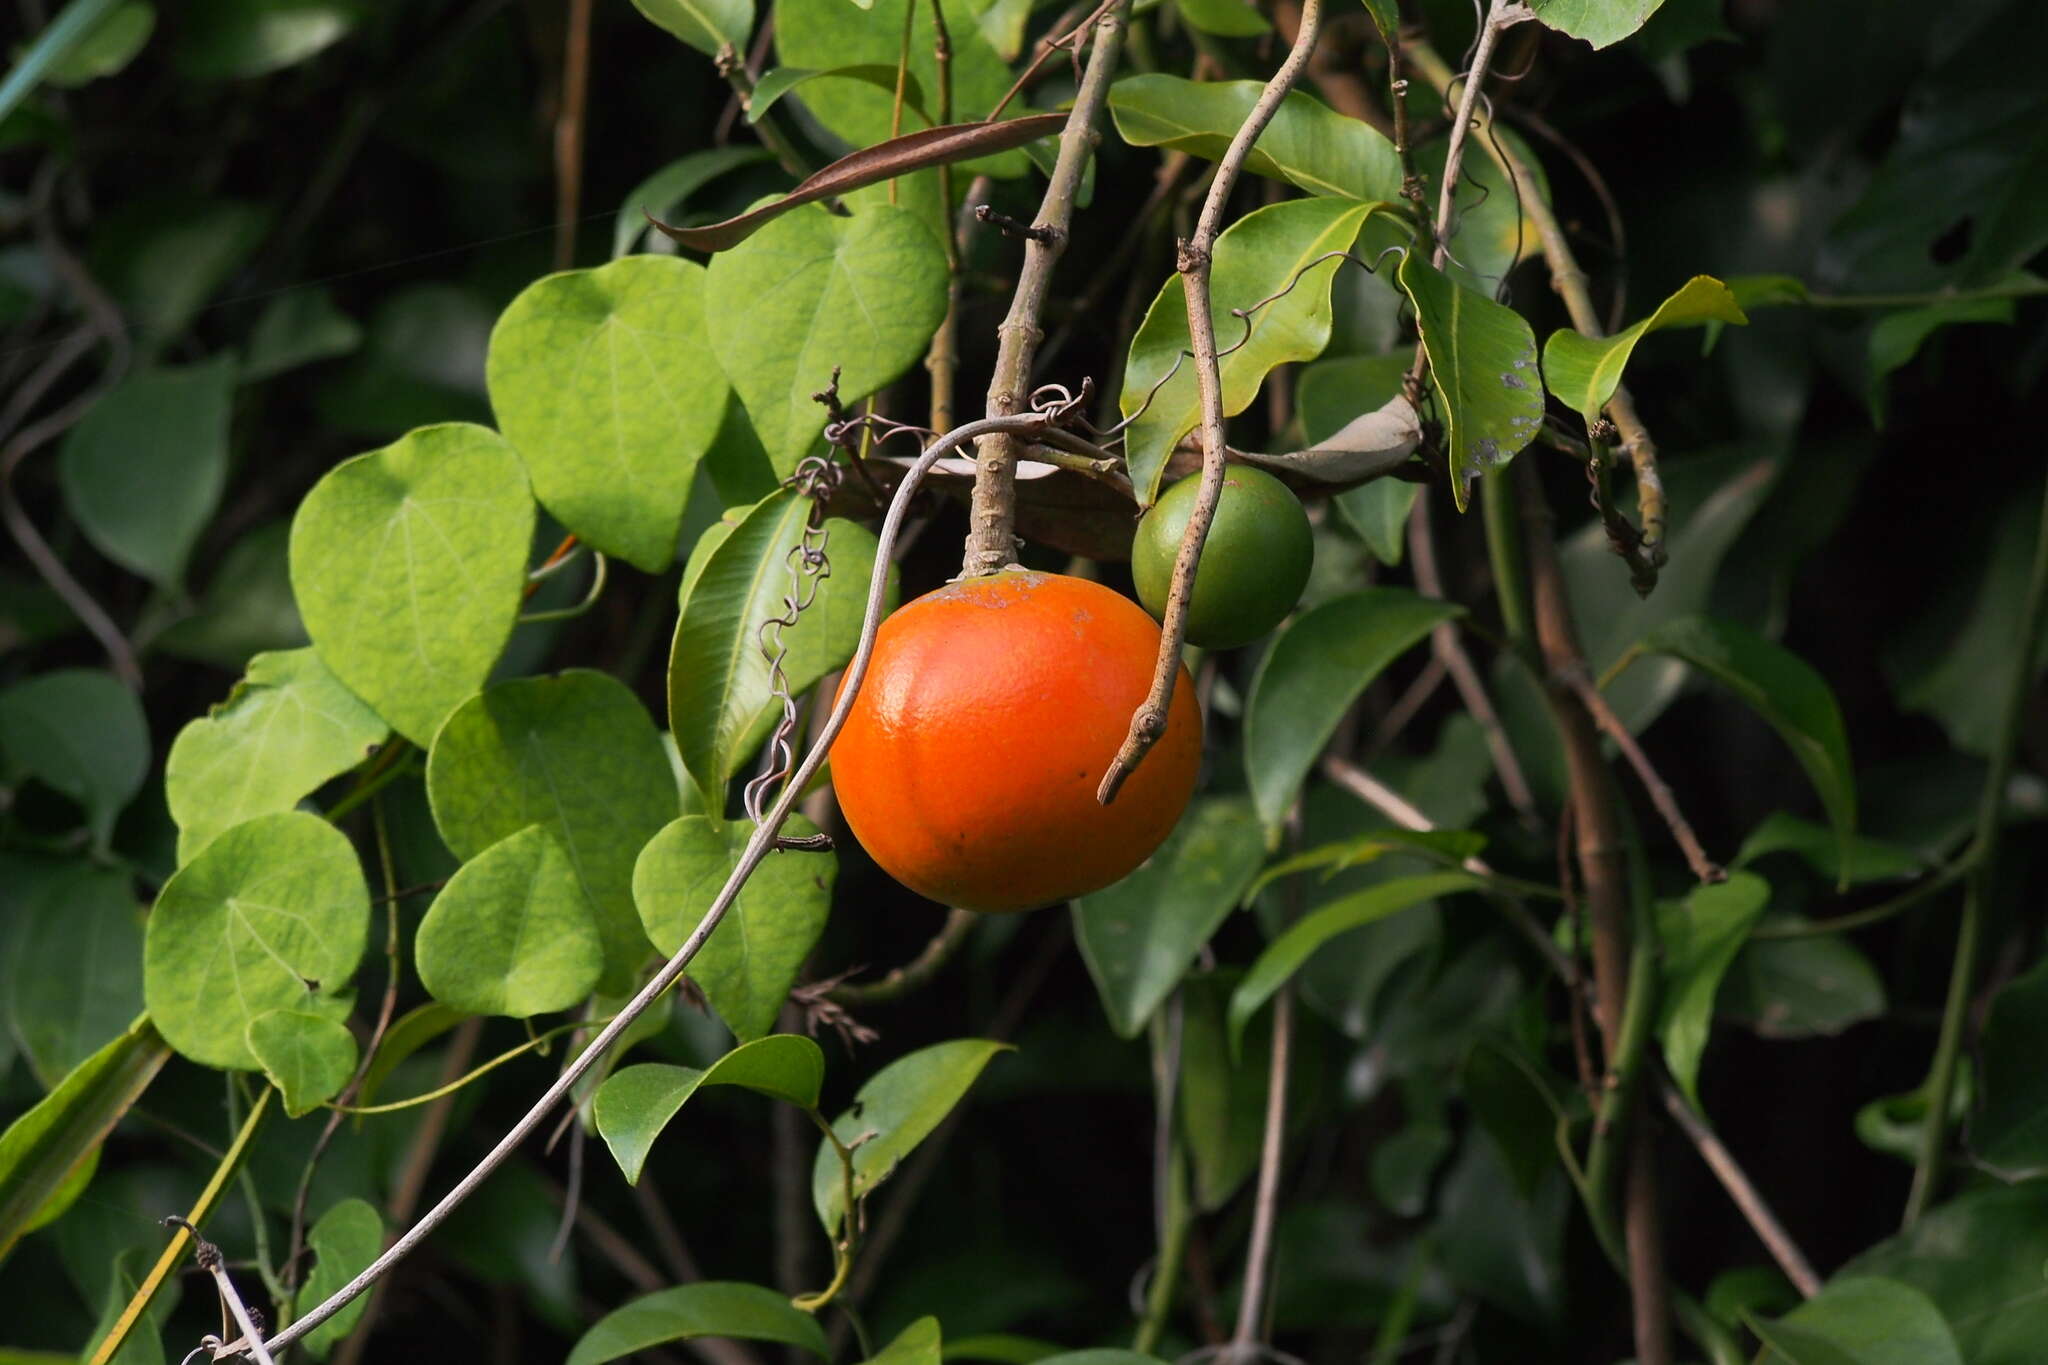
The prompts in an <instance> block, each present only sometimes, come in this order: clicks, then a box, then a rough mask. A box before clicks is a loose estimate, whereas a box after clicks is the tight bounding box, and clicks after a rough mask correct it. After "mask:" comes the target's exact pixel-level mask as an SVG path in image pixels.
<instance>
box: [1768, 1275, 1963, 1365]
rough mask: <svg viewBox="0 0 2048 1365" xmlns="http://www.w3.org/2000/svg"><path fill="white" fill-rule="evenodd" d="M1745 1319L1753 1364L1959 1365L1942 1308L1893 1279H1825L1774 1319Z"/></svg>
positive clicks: (1953, 1338)
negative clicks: (1759, 1345)
mask: <svg viewBox="0 0 2048 1365" xmlns="http://www.w3.org/2000/svg"><path fill="white" fill-rule="evenodd" d="M1748 1322H1749V1326H1750V1329H1751V1330H1752V1331H1754V1332H1755V1333H1756V1334H1757V1337H1758V1338H1759V1339H1760V1340H1761V1341H1762V1342H1763V1343H1764V1345H1765V1347H1766V1348H1767V1349H1766V1350H1765V1351H1764V1353H1763V1354H1762V1355H1761V1356H1759V1357H1758V1358H1757V1359H1758V1361H1759V1365H1963V1356H1962V1353H1961V1352H1960V1351H1959V1350H1958V1349H1957V1348H1956V1339H1955V1335H1954V1333H1952V1332H1951V1331H1950V1330H1949V1325H1948V1323H1947V1322H1946V1321H1945V1320H1943V1318H1942V1316H1941V1310H1940V1309H1939V1308H1937V1307H1935V1306H1934V1301H1933V1300H1932V1299H1930V1298H1928V1297H1927V1296H1926V1295H1925V1294H1923V1293H1921V1292H1920V1291H1919V1290H1917V1289H1915V1288H1913V1286H1911V1285H1909V1284H1902V1283H1900V1282H1899V1281H1897V1280H1886V1279H1879V1278H1877V1277H1875V1276H1858V1277H1853V1278H1849V1279H1836V1280H1832V1281H1830V1282H1829V1283H1828V1284H1827V1286H1826V1287H1824V1288H1823V1289H1822V1290H1821V1292H1820V1293H1819V1294H1816V1295H1815V1296H1814V1297H1813V1298H1811V1299H1808V1300H1807V1301H1806V1302H1805V1303H1802V1304H1800V1305H1799V1306H1798V1307H1797V1308H1795V1309H1793V1310H1792V1311H1791V1312H1789V1313H1787V1314H1786V1315H1785V1316H1784V1317H1782V1318H1779V1319H1778V1320H1777V1321H1776V1322H1771V1321H1768V1320H1766V1319H1763V1318H1756V1317H1751V1318H1749V1319H1748Z"/></svg>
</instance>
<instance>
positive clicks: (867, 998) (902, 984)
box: [825, 909, 981, 1005]
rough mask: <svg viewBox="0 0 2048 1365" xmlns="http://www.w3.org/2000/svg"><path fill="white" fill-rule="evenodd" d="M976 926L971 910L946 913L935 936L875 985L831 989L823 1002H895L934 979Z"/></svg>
mask: <svg viewBox="0 0 2048 1365" xmlns="http://www.w3.org/2000/svg"><path fill="white" fill-rule="evenodd" d="M980 922H981V916H979V915H977V914H975V913H974V912H973V911H972V910H957V909H956V910H949V911H947V912H946V922H945V924H943V925H941V926H940V928H939V932H938V933H936V934H934V935H932V938H931V941H930V942H928V943H926V944H925V945H924V948H923V950H922V951H920V952H919V953H918V955H917V956H916V957H914V958H912V959H911V960H910V961H909V962H906V963H904V964H903V965H902V966H901V967H897V968H895V969H893V970H892V971H890V972H889V974H888V975H886V976H884V977H883V978H882V979H881V980H879V981H870V982H864V983H854V984H851V985H840V986H834V987H833V988H832V989H831V990H829V991H827V992H825V998H826V999H827V1000H830V1001H831V1002H832V1003H833V1004H835V1005H881V1004H886V1003H887V1002H889V1001H891V1000H899V999H901V998H902V997H904V996H906V995H908V994H910V993H911V992H912V991H914V990H917V989H919V988H921V987H922V986H923V985H924V984H925V983H926V982H928V981H930V980H931V979H932V978H933V977H935V976H937V975H938V974H939V972H940V971H941V970H943V969H944V968H945V965H946V964H947V963H948V962H951V961H952V960H953V954H955V953H957V952H959V951H960V946H961V945H962V944H964V943H965V942H967V938H968V935H970V934H972V933H973V932H974V926H975V925H976V924H978V923H980Z"/></svg>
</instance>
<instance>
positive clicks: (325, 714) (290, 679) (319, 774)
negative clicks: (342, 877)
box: [164, 649, 391, 862]
mask: <svg viewBox="0 0 2048 1365" xmlns="http://www.w3.org/2000/svg"><path fill="white" fill-rule="evenodd" d="M390 733H391V731H390V727H389V726H387V725H386V724H385V723H384V721H383V719H382V718H381V717H379V716H378V715H377V713H376V712H374V711H372V710H371V709H370V708H369V707H368V706H366V705H364V704H363V702H362V700H361V699H360V698H358V697H357V696H356V694H355V693H353V692H351V691H349V690H348V689H347V688H346V687H344V686H342V684H341V680H340V679H339V678H337V677H335V676H334V674H333V672H332V671H331V670H329V669H328V667H327V665H326V663H325V662H324V661H323V660H322V659H321V657H320V654H319V652H318V651H317V650H311V649H294V650H290V651H287V652H284V653H277V654H259V655H257V656H256V657H255V658H253V659H251V660H250V661H249V671H248V673H247V674H246V675H245V676H244V677H243V678H242V680H241V681H240V682H238V683H236V684H235V687H234V690H233V691H231V692H229V693H228V698H227V700H226V701H224V702H222V703H220V704H219V705H218V706H215V707H214V708H213V709H212V710H210V711H209V712H208V713H207V714H206V715H205V716H202V717H201V718H199V719H198V720H194V721H190V722H188V723H187V724H186V726H185V728H184V729H182V730H180V731H179V732H178V738H177V740H176V742H174V743H173V744H172V745H171V753H170V757H169V758H168V759H167V760H165V763H164V797H165V799H166V800H167V801H168V802H169V804H170V809H171V818H172V819H174V820H176V821H177V822H178V854H179V859H180V861H181V862H182V861H190V860H191V857H192V855H193V854H195V853H197V852H198V851H199V850H200V849H202V848H204V847H206V845H207V843H208V841H209V840H211V839H212V838H213V837H214V836H215V835H217V834H219V833H220V832H221V831H222V830H224V829H228V828H230V827H231V826H234V825H238V824H240V823H241V822H242V821H244V820H249V819H253V818H255V817H256V816H258V815H268V814H270V813H271V812H273V811H281V810H290V809H292V807H294V806H296V805H297V804H298V803H299V801H300V800H302V799H303V798H304V797H306V796H307V795H309V794H310V793H311V792H312V791H313V790H314V789H315V788H317V787H319V786H320V784H321V783H323V782H326V781H327V780H328V779H330V778H333V777H338V776H340V775H341V774H342V773H345V772H347V771H348V770H349V769H350V768H353V767H355V766H356V765H357V764H359V763H361V762H363V761H364V760H365V759H366V758H368V757H369V756H370V755H372V754H374V753H375V752H376V751H377V746H378V745H380V744H382V743H383V742H384V740H385V739H386V738H387V737H388V736H389V735H390Z"/></svg>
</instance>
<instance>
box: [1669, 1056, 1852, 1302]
mask: <svg viewBox="0 0 2048 1365" xmlns="http://www.w3.org/2000/svg"><path fill="white" fill-rule="evenodd" d="M1662 1089H1663V1092H1664V1107H1665V1108H1666V1109H1668V1110H1669V1111H1670V1112H1671V1117H1672V1118H1674V1119H1676V1120H1678V1126H1679V1128H1680V1129H1682V1130H1683V1131H1684V1133H1685V1136H1686V1138H1687V1139H1688V1140H1689V1141H1690V1142H1691V1143H1692V1145H1693V1148H1694V1149H1695V1150H1696V1151H1698V1152H1699V1154H1700V1159H1701V1160H1702V1161H1704V1162H1706V1163H1707V1167H1708V1169H1709V1170H1711V1171H1713V1173H1714V1176H1715V1178H1716V1179H1718V1180H1719V1181H1720V1182H1721V1188H1722V1189H1724V1190H1726V1191H1728V1197H1729V1198H1730V1199H1732V1200H1734V1201H1735V1207H1736V1208H1738V1209H1740V1210H1741V1211H1742V1216H1743V1217H1744V1218H1746V1219H1748V1220H1749V1226H1750V1227H1751V1229H1753V1230H1754V1231H1755V1233H1756V1236H1757V1240H1758V1241H1760V1242H1762V1243H1763V1244H1764V1250H1766V1251H1768V1252H1770V1253H1771V1259H1772V1260H1774V1261H1776V1262H1777V1263H1778V1269H1780V1270H1782V1271H1784V1272H1785V1278H1786V1279H1788V1280H1790V1281H1791V1282H1792V1287H1793V1288H1794V1289H1797V1290H1798V1291H1799V1293H1800V1294H1801V1296H1803V1297H1805V1298H1809V1299H1810V1298H1812V1297H1813V1296H1814V1295H1815V1294H1818V1293H1819V1292H1820V1276H1818V1275H1816V1274H1814V1273H1813V1263H1812V1262H1810V1261H1808V1260H1807V1259H1806V1253H1804V1252H1802V1251H1801V1250H1800V1249H1799V1244H1798V1243H1796V1242H1794V1241H1793V1240H1792V1236H1791V1234H1790V1233H1788V1232H1786V1231H1785V1225H1784V1224H1782V1223H1780V1222H1779V1221H1778V1216H1777V1215H1776V1214H1774V1213H1772V1212H1771V1206H1770V1205H1769V1204H1768V1203H1766V1202H1765V1201H1764V1197H1763V1195H1761V1194H1760V1193H1758V1192H1757V1188H1756V1186H1755V1185H1754V1184H1752V1183H1751V1182H1750V1179H1749V1175H1748V1173H1747V1172H1745V1171H1744V1170H1743V1169H1742V1164H1741V1163H1740V1162H1738V1161H1737V1160H1736V1159H1735V1154H1734V1153H1732V1152H1730V1151H1729V1150H1728V1148H1727V1146H1726V1145H1725V1144H1723V1143H1722V1141H1721V1139H1720V1138H1719V1137H1718V1136H1717V1135H1716V1134H1715V1132H1714V1130H1713V1129H1712V1128H1709V1127H1708V1126H1707V1121H1706V1120H1705V1119H1704V1118H1702V1117H1700V1115H1699V1113H1698V1111H1696V1110H1695V1109H1694V1108H1693V1107H1692V1103H1691V1101H1689V1100H1687V1099H1686V1097H1685V1095H1684V1093H1683V1092H1682V1091H1680V1090H1679V1088H1678V1087H1677V1086H1676V1085H1674V1084H1672V1082H1671V1080H1670V1078H1669V1077H1665V1078H1662Z"/></svg>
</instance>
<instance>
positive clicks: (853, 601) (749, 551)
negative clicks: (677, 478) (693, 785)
mask: <svg viewBox="0 0 2048 1365" xmlns="http://www.w3.org/2000/svg"><path fill="white" fill-rule="evenodd" d="M810 506H811V505H810V502H809V500H807V499H805V498H802V497H799V496H798V495H796V494H794V493H791V492H787V491H782V492H777V493H773V494H771V495H769V496H768V497H767V498H765V499H763V500H762V501H761V502H760V503H758V504H756V505H755V506H754V507H753V508H752V509H750V510H749V511H748V512H747V513H746V515H745V516H744V517H743V518H742V519H741V521H740V523H739V525H738V526H737V527H735V528H734V529H733V530H731V531H730V532H729V533H726V534H724V535H723V536H719V534H718V531H717V528H715V527H714V528H713V530H712V531H710V532H707V543H708V545H709V549H708V550H705V549H700V551H699V554H701V555H702V558H701V559H700V558H699V557H698V555H692V556H691V561H690V564H689V566H688V567H687V568H686V569H685V571H684V575H683V588H682V614H681V618H680V619H679V620H678V621H677V623H676V633H675V640H674V642H673V645H672V646H671V650H670V654H669V666H668V689H669V691H668V715H669V726H670V728H671V729H672V730H673V731H674V732H675V737H676V748H677V750H678V751H679V752H680V753H681V754H682V758H683V765H684V766H685V767H686V768H688V769H689V771H690V775H691V776H692V777H694V778H695V779H696V781H697V785H698V788H699V790H700V791H702V792H703V794H704V804H705V808H706V809H707V810H711V811H717V812H723V811H724V809H725V799H724V792H725V784H726V783H727V782H728V781H730V780H731V779H732V776H733V774H734V773H735V772H737V771H738V769H739V766H740V764H741V763H743V762H745V761H746V758H747V756H748V754H750V753H752V752H753V750H754V749H755V748H756V747H757V746H758V745H759V744H760V743H761V741H762V739H763V738H764V737H765V736H766V734H767V731H768V729H769V727H771V726H772V725H773V724H774V722H775V720H776V719H779V717H780V715H781V707H780V704H779V703H777V702H776V701H775V699H774V695H773V689H772V686H771V682H772V679H771V674H770V670H769V667H768V658H767V656H766V655H765V654H764V653H763V652H762V649H761V627H762V626H763V625H764V624H765V623H766V622H767V621H769V620H770V619H771V618H773V617H778V616H781V615H782V614H783V598H784V596H785V594H787V593H788V592H789V590H790V564H789V556H790V551H791V550H793V549H794V548H795V547H796V545H797V543H798V542H799V541H800V540H802V538H803V531H804V523H805V520H806V518H808V517H809V515H810ZM827 528H828V529H827V541H826V547H825V550H826V554H827V556H828V557H829V558H830V559H831V562H832V576H831V577H830V578H827V579H825V580H823V581H822V582H821V583H819V585H818V590H817V596H816V598H815V599H814V600H813V601H812V603H811V605H810V606H809V607H808V608H807V609H806V610H805V611H804V612H803V613H802V615H801V616H799V617H798V619H797V624H796V625H795V626H792V627H790V628H789V629H787V630H785V631H784V632H783V634H782V639H783V644H784V646H785V647H786V649H787V651H788V652H787V654H786V655H785V657H784V660H783V673H784V675H785V676H786V677H787V679H788V682H789V689H790V695H792V696H795V695H797V694H799V693H801V692H802V691H803V690H804V689H805V688H808V687H809V686H810V685H811V684H812V683H815V682H816V681H817V680H818V679H820V678H822V677H824V676H825V675H826V674H827V673H829V672H831V671H832V670H834V669H836V668H839V667H840V666H842V665H843V664H845V662H846V661H847V660H848V659H850V658H852V657H853V651H854V648H855V646H856V645H858V644H859V643H860V626H861V619H862V617H863V616H864V615H865V614H866V611H867V594H868V579H869V577H870V576H871V575H872V574H873V572H874V563H875V550H876V541H875V538H874V535H873V534H872V533H871V532H869V531H868V530H867V529H866V528H865V527H863V526H861V525H859V524H858V523H856V522H851V521H844V520H840V519H837V518H835V519H833V520H832V521H830V522H828V523H827ZM714 536H716V537H718V538H717V539H715V540H713V539H710V537H714ZM891 573H892V574H893V573H894V569H893V568H892V569H891ZM891 591H892V595H893V591H894V589H893V584H892V589H891Z"/></svg>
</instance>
